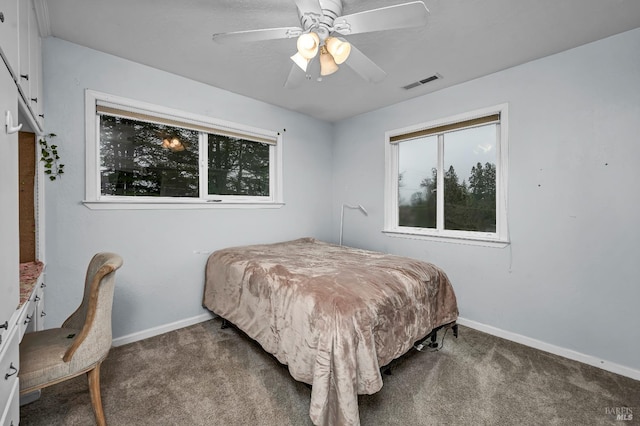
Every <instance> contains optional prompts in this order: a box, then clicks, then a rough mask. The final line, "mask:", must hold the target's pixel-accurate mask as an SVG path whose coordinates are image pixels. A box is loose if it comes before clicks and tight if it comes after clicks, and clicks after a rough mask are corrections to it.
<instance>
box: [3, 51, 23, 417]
mask: <svg viewBox="0 0 640 426" xmlns="http://www.w3.org/2000/svg"><path fill="white" fill-rule="evenodd" d="M3 41H4V40H3ZM0 114H1V116H0V120H2V126H0V147H2V155H0V217H1V218H2V220H0V327H2V328H0V339H1V341H0V416H1V417H6V415H11V413H15V411H16V406H15V404H16V396H15V395H16V393H15V389H16V388H17V384H16V383H17V380H15V377H17V375H15V374H13V373H14V369H16V368H17V367H18V364H17V362H18V361H19V359H18V360H16V356H17V353H18V338H17V336H18V327H17V324H16V321H17V318H16V315H17V311H16V307H17V306H18V302H19V291H20V290H19V288H20V279H19V262H20V256H19V250H18V245H19V234H18V133H17V131H16V132H11V130H12V129H10V128H9V127H11V126H7V125H6V124H7V121H9V123H8V124H9V125H14V124H16V123H15V121H16V120H17V117H18V92H17V88H16V84H15V82H14V80H13V78H12V76H11V75H10V74H9V71H8V69H7V68H6V67H5V66H4V64H0ZM7 374H8V375H9V376H6V375H7ZM5 377H6V380H5ZM3 421H4V419H3ZM2 424H10V422H8V423H6V422H5V423H2ZM15 424H16V425H17V420H16V422H15Z"/></svg>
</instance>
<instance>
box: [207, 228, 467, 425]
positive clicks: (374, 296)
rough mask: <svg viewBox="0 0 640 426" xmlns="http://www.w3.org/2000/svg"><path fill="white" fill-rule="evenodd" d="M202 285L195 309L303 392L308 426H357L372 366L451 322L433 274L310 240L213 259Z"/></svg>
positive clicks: (376, 381)
mask: <svg viewBox="0 0 640 426" xmlns="http://www.w3.org/2000/svg"><path fill="white" fill-rule="evenodd" d="M205 281H206V282H205V289H204V298H203V304H204V306H205V307H207V308H208V309H210V310H211V311H213V312H214V313H216V314H218V315H220V316H221V317H223V318H225V319H227V320H229V321H230V322H232V323H233V324H235V325H236V326H237V327H238V328H240V329H241V330H242V331H244V332H245V333H246V334H247V335H248V336H249V337H251V338H253V339H255V340H256V341H257V342H258V343H259V344H260V345H261V346H262V347H263V348H264V349H265V350H266V351H267V352H269V353H271V354H273V355H274V356H275V357H276V358H277V359H278V360H279V361H280V362H281V363H283V364H286V365H287V366H288V368H289V372H290V373H291V375H292V376H293V377H294V378H295V379H296V380H298V381H301V382H304V383H308V384H310V385H312V391H311V406H310V409H309V415H310V417H311V420H312V421H313V423H314V424H316V425H358V424H359V423H360V420H359V413H358V394H373V393H375V392H377V391H379V390H380V389H381V388H382V376H381V374H380V367H382V366H385V365H386V364H388V363H389V362H391V361H392V360H393V359H395V358H397V357H399V356H401V355H403V354H404V353H405V352H407V351H408V350H409V349H410V348H411V347H412V345H413V344H414V343H415V342H416V341H417V340H419V339H421V338H422V337H424V336H426V335H427V334H428V333H429V332H430V331H431V330H432V329H434V328H436V327H438V326H440V325H444V324H448V323H450V322H453V321H455V320H456V319H457V317H458V308H457V304H456V297H455V294H454V291H453V288H452V287H451V283H450V282H449V279H448V278H447V276H446V274H445V273H444V272H443V271H442V270H441V269H440V268H438V267H436V266H434V265H432V264H430V263H426V262H422V261H419V260H415V259H410V258H406V257H400V256H393V255H388V254H384V253H378V252H372V251H367V250H361V249H354V248H350V247H344V246H338V245H333V244H329V243H325V242H322V241H318V240H315V239H312V238H302V239H298V240H294V241H287V242H282V243H275V244H264V245H253V246H244V247H233V248H228V249H223V250H219V251H216V252H214V253H212V254H211V255H210V257H209V259H208V261H207V265H206V273H205Z"/></svg>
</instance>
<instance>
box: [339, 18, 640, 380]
mask: <svg viewBox="0 0 640 426" xmlns="http://www.w3.org/2000/svg"><path fill="white" fill-rule="evenodd" d="M638 52H640V30H634V31H631V32H627V33H623V34H620V35H618V36H615V37H611V38H608V39H605V40H601V41H599V42H596V43H592V44H589V45H585V46H582V47H579V48H576V49H573V50H569V51H566V52H563V53H560V54H557V55H554V56H550V57H547V58H544V59H541V60H537V61H534V62H530V63H527V64H524V65H522V66H518V67H515V68H511V69H508V70H505V71H502V72H498V73H495V74H492V75H489V76H487V77H484V78H480V79H477V80H474V81H470V82H467V83H465V84H460V85H457V86H455V87H451V88H449V89H445V90H442V91H438V92H436V93H432V94H429V95H425V96H422V97H419V98H415V99H413V100H410V101H407V102H403V103H400V104H397V105H394V106H391V107H388V108H384V109H380V110H377V111H374V112H371V113H367V114H364V115H361V116H357V117H354V118H352V119H349V120H345V121H343V122H340V123H338V124H337V125H336V128H335V141H334V163H333V167H334V175H333V178H334V187H333V203H334V209H333V218H334V223H337V224H339V221H340V217H339V207H336V206H340V205H341V204H342V203H343V202H346V203H352V204H357V203H361V204H363V205H364V206H365V208H366V209H367V210H368V212H369V216H368V217H364V216H361V215H359V214H358V212H354V211H351V212H350V214H349V216H348V217H347V216H346V214H345V231H344V241H345V244H348V245H354V246H359V247H364V248H369V249H375V250H380V251H384V252H390V253H395V254H399V255H406V256H410V257H415V258H418V259H422V260H427V261H431V262H433V263H436V264H438V265H440V266H442V267H443V268H444V269H445V271H447V273H448V275H449V276H450V278H451V280H452V282H453V285H454V288H455V290H456V293H457V296H458V300H459V306H460V315H461V316H462V317H464V318H466V319H469V320H472V321H476V322H479V323H482V324H486V325H489V326H492V327H497V328H499V329H502V330H506V331H508V332H511V333H516V334H520V335H523V336H526V337H528V338H531V339H537V340H539V341H542V342H546V343H547V344H551V345H556V346H559V347H562V348H566V349H569V350H573V351H577V352H579V353H581V354H585V355H588V356H592V357H595V358H599V359H601V360H606V361H608V362H612V363H617V364H619V365H622V366H627V367H630V368H633V369H636V370H640V357H639V356H638V354H640V326H639V325H640V305H639V303H640V285H639V283H640V227H639V226H638V220H639V217H640V216H639V214H638V211H640V190H638V183H639V182H640V166H639V161H640V136H639V135H640V55H639V54H638ZM444 78H446V75H445V76H444ZM414 90H420V89H414ZM504 102H508V103H509V123H508V126H509V148H510V151H509V154H510V158H509V182H508V184H509V204H508V205H509V212H508V216H509V232H510V236H511V242H512V243H511V245H510V246H509V247H507V248H504V249H499V248H487V247H477V246H470V245H461V244H452V243H442V242H432V241H418V240H411V239H402V238H394V237H390V236H386V235H385V234H382V233H381V230H382V228H383V209H384V206H383V188H384V161H385V159H384V133H385V131H388V130H393V129H398V128H403V127H406V126H410V125H414V124H418V123H421V122H427V121H430V120H434V119H437V118H443V117H447V116H451V115H455V114H459V113H463V112H467V111H471V110H474V109H477V108H482V107H486V106H491V105H496V104H500V103H504ZM338 227H339V225H338V226H334V228H333V229H334V230H333V232H334V239H337V232H338V231H337V229H338Z"/></svg>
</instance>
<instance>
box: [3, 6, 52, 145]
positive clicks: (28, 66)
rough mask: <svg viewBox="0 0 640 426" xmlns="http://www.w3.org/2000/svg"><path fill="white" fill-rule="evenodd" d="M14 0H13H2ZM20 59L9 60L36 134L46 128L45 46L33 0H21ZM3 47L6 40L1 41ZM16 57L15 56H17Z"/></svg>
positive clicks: (19, 12) (18, 34) (19, 14)
mask: <svg viewBox="0 0 640 426" xmlns="http://www.w3.org/2000/svg"><path fill="white" fill-rule="evenodd" d="M0 1H5V2H6V1H14V0H0ZM17 9H18V26H17V34H16V36H17V50H18V52H17V58H14V60H15V63H14V62H13V61H11V60H10V61H9V68H10V69H13V73H14V79H15V80H16V83H17V84H18V91H19V93H20V96H21V98H22V100H23V102H24V106H25V107H26V109H27V110H28V111H25V112H26V113H27V114H28V115H29V116H30V117H31V118H32V119H33V122H34V123H36V127H37V129H34V130H35V132H36V133H38V132H40V133H41V132H42V130H43V121H44V120H43V119H44V116H43V108H42V46H41V38H40V31H39V27H38V19H37V15H36V10H35V8H34V4H33V1H32V0H19V1H18V7H17ZM2 46H4V41H3V42H2ZM14 57H15V55H14Z"/></svg>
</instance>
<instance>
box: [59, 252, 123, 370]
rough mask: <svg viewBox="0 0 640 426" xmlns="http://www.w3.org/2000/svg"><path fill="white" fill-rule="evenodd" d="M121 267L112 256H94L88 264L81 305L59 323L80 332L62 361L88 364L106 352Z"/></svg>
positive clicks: (109, 340)
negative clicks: (117, 279)
mask: <svg viewBox="0 0 640 426" xmlns="http://www.w3.org/2000/svg"><path fill="white" fill-rule="evenodd" d="M121 266H122V258H121V257H120V256H119V255H117V254H115V253H98V254H96V255H95V256H93V258H92V259H91V262H89V266H88V267H87V275H86V277H85V286H84V296H83V298H82V303H81V304H80V306H79V307H78V309H76V311H75V312H74V313H73V314H71V316H69V318H67V320H66V321H65V322H64V323H63V324H62V327H63V328H64V327H66V328H73V329H76V330H81V331H80V333H79V334H78V335H77V336H75V340H74V342H73V344H72V345H71V347H70V348H69V349H68V350H67V352H66V353H65V355H64V357H63V360H64V361H65V362H69V361H73V362H74V364H87V365H88V363H94V362H97V361H100V360H102V359H103V358H104V357H106V355H107V353H108V352H109V349H110V348H111V341H112V334H111V310H112V307H113V293H114V288H115V278H116V274H115V271H116V270H118V269H119V268H120V267H121Z"/></svg>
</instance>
